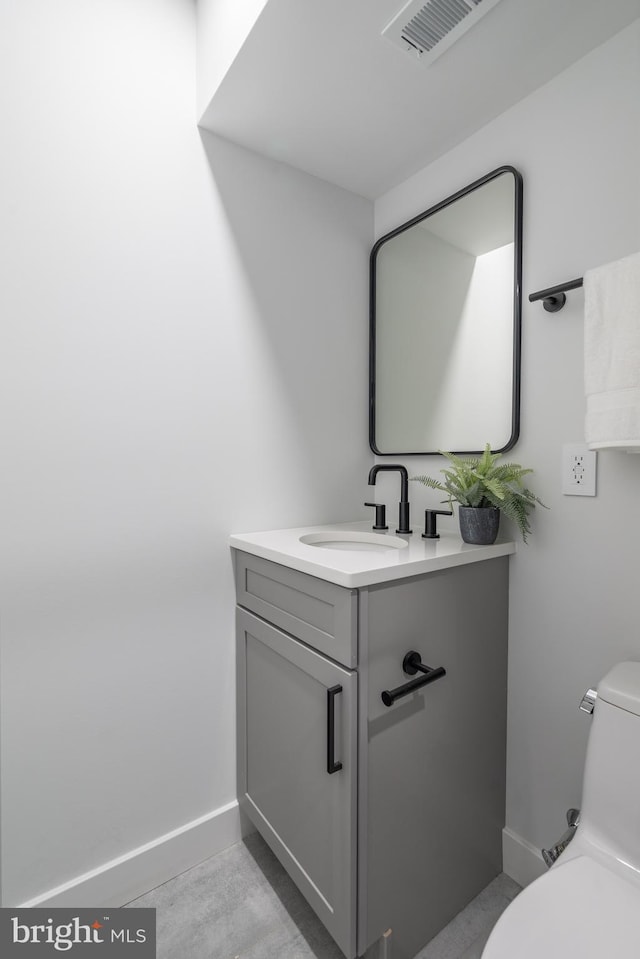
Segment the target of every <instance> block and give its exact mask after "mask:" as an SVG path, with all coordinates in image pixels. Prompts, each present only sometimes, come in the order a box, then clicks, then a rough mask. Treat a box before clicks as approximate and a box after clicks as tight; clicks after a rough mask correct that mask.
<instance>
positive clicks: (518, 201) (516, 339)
mask: <svg viewBox="0 0 640 959" xmlns="http://www.w3.org/2000/svg"><path fill="white" fill-rule="evenodd" d="M503 173H511V174H513V178H514V187H515V209H514V277H513V358H512V368H513V380H512V391H511V436H510V438H509V441H508V442H507V443H506V444H505V446H502V447H501V448H500V449H498V450H494V451H493V452H495V453H505V452H506V451H507V450H510V449H511V448H512V447H513V446H515V444H516V442H517V441H518V437H519V436H520V380H521V338H522V333H521V330H522V196H523V188H522V174H520V173H519V172H518V170H516V169H515V167H512V166H501V167H498V168H497V169H495V170H492V171H491V173H487V174H486V176H483V177H480V179H479V180H474V181H473V183H470V184H469V185H468V186H466V187H463V189H461V190H458V192H457V193H454V194H452V196H449V197H447V198H446V200H442V202H441V203H437V204H436V205H435V206H432V207H430V208H429V209H428V210H425V211H424V213H420V214H418V216H415V217H413V218H412V219H411V220H408V221H407V222H406V223H403V224H402V225H401V226H399V227H396V229H395V230H392V231H391V232H390V233H386V234H385V235H384V236H382V237H380V239H379V240H377V241H376V243H375V244H374V246H373V248H372V250H371V256H370V258H369V446H370V447H371V450H372V452H373V453H375V454H376V456H432V455H436V454H437V453H438V452H439V451H438V450H407V451H404V452H402V451H400V450H396V451H393V452H391V453H383V452H382V451H381V450H379V449H378V448H377V446H376V441H375V429H376V260H377V256H378V251H379V249H380V247H381V246H382V245H383V244H384V243H386V242H387V240H391V239H393V237H394V236H398V234H399V233H403V232H404V231H405V230H408V229H410V228H411V227H412V226H415V224H416V223H420V222H421V220H425V219H426V218H427V217H429V216H431V215H432V214H433V213H437V212H438V211H439V210H442V209H444V207H446V206H449V205H450V204H451V203H455V201H456V200H459V199H460V198H461V197H463V196H466V195H467V194H468V193H472V192H473V191H474V190H477V189H478V187H481V186H483V185H484V184H485V183H488V182H489V181H490V180H493V179H495V178H496V177H498V176H500V175H501V174H503ZM449 452H452V453H461V454H472V455H473V454H476V453H481V452H482V450H450V451H449Z"/></svg>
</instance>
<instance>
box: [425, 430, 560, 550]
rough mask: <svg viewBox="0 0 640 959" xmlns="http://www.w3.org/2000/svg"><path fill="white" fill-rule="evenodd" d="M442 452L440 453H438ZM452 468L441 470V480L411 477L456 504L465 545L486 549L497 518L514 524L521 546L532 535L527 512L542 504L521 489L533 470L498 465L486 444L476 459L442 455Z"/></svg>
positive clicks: (494, 535)
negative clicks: (524, 479) (521, 539)
mask: <svg viewBox="0 0 640 959" xmlns="http://www.w3.org/2000/svg"><path fill="white" fill-rule="evenodd" d="M441 452H442V451H441ZM442 455H443V456H446V458H447V459H448V460H449V463H450V464H451V465H450V466H449V467H446V468H444V469H443V470H441V472H442V474H443V476H444V479H442V480H436V479H433V478H432V477H431V476H412V477H411V479H412V480H413V481H414V482H418V483H422V484H423V485H424V486H428V487H429V488H430V489H437V490H441V491H442V492H443V493H446V494H447V497H448V502H449V506H450V507H451V506H452V504H453V501H454V500H455V501H456V502H457V503H458V518H459V521H460V534H461V536H462V539H463V540H464V542H465V543H473V544H475V545H481V546H488V545H490V544H491V543H494V542H495V540H496V537H497V535H498V528H499V525H500V514H501V513H504V514H505V516H507V517H508V518H509V519H510V520H513V522H514V523H515V524H516V526H517V527H518V529H519V530H520V532H521V534H522V538H523V540H524V542H525V543H526V541H527V534H528V533H530V532H531V526H530V523H529V512H530V511H531V510H532V509H533V508H534V507H535V505H536V503H539V504H540V506H544V503H543V502H541V500H539V499H538V497H537V496H535V495H534V494H533V493H532V492H531V490H530V489H527V487H526V486H525V485H524V483H523V481H522V479H523V477H524V476H526V475H527V474H528V473H532V472H533V470H530V469H523V467H522V466H520V465H519V464H518V463H500V464H499V463H498V460H499V459H500V455H501V454H500V453H492V452H491V448H490V446H489V444H488V443H487V445H486V447H485V450H484V452H483V453H482V455H481V456H479V457H461V456H456V455H455V454H454V453H442Z"/></svg>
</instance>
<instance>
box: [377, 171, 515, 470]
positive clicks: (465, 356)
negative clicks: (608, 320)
mask: <svg viewBox="0 0 640 959" xmlns="http://www.w3.org/2000/svg"><path fill="white" fill-rule="evenodd" d="M521 237H522V179H521V177H520V175H519V174H518V172H517V171H516V170H514V169H513V168H512V167H500V168H499V169H498V170H494V171H493V172H492V173H490V174H488V175H487V176H486V177H483V178H482V179H480V180H476V181H475V182H474V183H472V184H471V185H470V186H468V187H466V188H465V189H464V190H461V191H459V192H458V193H456V194H454V196H452V197H449V198H447V199H446V200H444V201H443V202H442V203H440V204H438V205H437V206H435V207H433V208H431V209H430V210H427V211H426V212H425V213H422V214H420V215H419V216H417V217H415V218H414V219H412V220H410V221H409V222H408V223H405V224H403V225H402V226H401V227H399V228H398V229H396V230H394V231H393V232H391V233H389V234H387V235H386V236H384V237H382V238H381V239H380V240H378V242H377V243H376V245H375V246H374V248H373V251H372V254H371V357H370V360H371V362H370V380H371V382H370V390H371V395H370V431H369V432H370V437H369V438H370V444H371V448H372V450H373V451H374V452H375V453H380V454H383V455H384V454H390V455H392V454H393V455H398V454H408V453H433V452H437V451H438V450H450V451H455V452H465V453H469V452H477V451H480V450H482V449H483V448H484V446H485V444H486V443H487V442H489V443H490V444H491V448H492V449H493V450H496V451H497V450H507V449H509V448H510V447H511V446H513V444H514V443H515V441H516V439H517V436H518V429H519V373H520V274H521V245H522V241H521Z"/></svg>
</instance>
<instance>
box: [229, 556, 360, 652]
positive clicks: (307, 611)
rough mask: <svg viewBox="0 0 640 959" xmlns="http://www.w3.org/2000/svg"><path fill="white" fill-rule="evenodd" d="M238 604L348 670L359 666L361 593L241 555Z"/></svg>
mask: <svg viewBox="0 0 640 959" xmlns="http://www.w3.org/2000/svg"><path fill="white" fill-rule="evenodd" d="M236 589H237V594H238V603H239V605H240V606H244V607H245V608H246V609H250V610H251V611H252V612H254V613H257V615H258V616H261V617H262V618H263V619H266V620H268V621H269V622H271V623H274V624H275V625H276V626H279V627H280V629H283V630H285V631H286V632H287V633H290V634H291V635H292V636H295V637H296V638H297V639H301V640H302V642H303V643H306V644H307V645H308V646H311V647H313V649H317V650H319V651H320V652H321V653H324V654H325V655H326V656H329V657H331V659H334V660H335V661H336V662H338V663H342V665H344V666H349V667H354V666H356V665H357V661H358V649H357V608H358V604H357V591H356V590H351V589H345V588H344V587H342V586H336V585H335V584H334V583H327V582H325V581H324V580H322V579H316V577H315V576H308V575H307V574H306V573H300V572H298V571H297V570H294V569H288V568H287V567H286V566H280V565H279V564H278V563H272V562H270V561H269V560H266V559H262V558H261V557H259V556H252V555H251V554H250V553H243V552H241V551H237V552H236Z"/></svg>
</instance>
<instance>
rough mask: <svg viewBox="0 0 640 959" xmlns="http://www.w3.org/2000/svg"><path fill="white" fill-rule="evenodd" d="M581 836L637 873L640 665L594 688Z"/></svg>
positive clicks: (617, 671) (623, 666)
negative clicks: (595, 690)
mask: <svg viewBox="0 0 640 959" xmlns="http://www.w3.org/2000/svg"><path fill="white" fill-rule="evenodd" d="M579 833H581V834H582V839H583V840H587V841H589V842H591V843H593V844H594V845H596V846H597V847H598V848H599V849H600V850H601V851H602V852H603V853H605V854H606V855H612V856H614V857H615V858H616V859H618V860H620V861H621V862H623V863H627V864H629V865H631V866H634V867H635V868H640V663H636V662H626V663H618V665H617V666H614V667H613V669H612V670H611V671H610V672H609V673H607V675H606V676H605V677H604V679H602V680H601V681H600V683H599V685H598V699H597V701H596V705H595V709H594V713H593V725H592V727H591V733H590V735H589V744H588V747H587V757H586V762H585V771H584V784H583V795H582V810H581V823H580V828H579Z"/></svg>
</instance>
